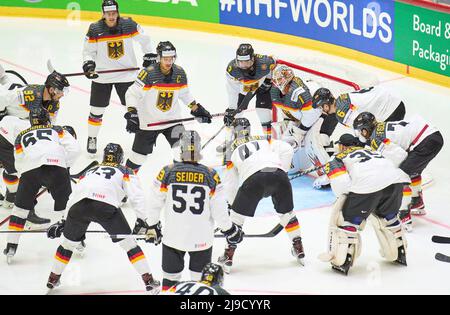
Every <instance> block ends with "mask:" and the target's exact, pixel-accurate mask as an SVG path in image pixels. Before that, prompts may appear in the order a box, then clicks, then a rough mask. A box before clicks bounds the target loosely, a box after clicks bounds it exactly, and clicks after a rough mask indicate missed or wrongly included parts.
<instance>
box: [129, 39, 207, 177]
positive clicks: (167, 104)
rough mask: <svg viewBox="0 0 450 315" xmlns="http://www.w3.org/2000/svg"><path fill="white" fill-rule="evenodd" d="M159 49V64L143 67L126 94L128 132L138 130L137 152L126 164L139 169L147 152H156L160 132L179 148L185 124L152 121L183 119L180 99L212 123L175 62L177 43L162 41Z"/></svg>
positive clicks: (200, 118) (192, 113)
mask: <svg viewBox="0 0 450 315" xmlns="http://www.w3.org/2000/svg"><path fill="white" fill-rule="evenodd" d="M156 51H157V54H158V63H156V64H155V65H153V66H151V67H148V68H146V69H143V70H142V71H141V72H140V73H139V75H138V77H137V79H136V81H135V83H134V84H133V85H132V86H131V87H130V88H129V89H128V92H127V95H126V98H127V106H128V112H127V113H126V114H125V118H126V119H127V131H129V132H132V133H135V136H134V142H133V148H132V150H133V152H132V154H131V156H130V158H129V159H128V160H127V163H126V164H127V166H128V167H129V168H131V169H133V170H134V171H138V170H139V168H140V167H141V165H142V164H144V162H145V160H146V159H147V155H148V154H151V153H152V152H153V147H154V146H155V144H156V139H157V137H158V136H159V135H160V134H163V135H164V136H165V138H166V140H167V142H169V144H170V146H171V147H172V148H173V149H174V151H177V150H178V140H179V138H180V135H181V133H183V131H184V126H183V125H182V124H176V123H172V124H163V125H157V126H153V125H152V123H157V122H161V121H168V120H173V119H179V118H183V117H182V115H183V114H182V111H181V107H180V104H179V103H178V100H179V99H180V100H181V101H182V102H183V103H184V104H185V105H187V107H188V108H190V110H191V115H193V116H194V117H196V118H198V120H199V121H200V122H202V123H210V122H211V114H210V113H209V112H208V111H207V110H206V109H205V108H204V107H203V106H202V105H201V104H200V103H197V102H196V101H195V99H194V97H193V96H192V95H191V92H190V91H189V87H188V80H187V76H186V72H185V71H184V69H183V68H182V67H180V66H178V65H176V64H175V60H176V57H177V51H176V49H175V46H174V45H173V44H172V43H171V42H168V41H165V42H160V43H159V44H158V47H157V48H156ZM178 155H179V152H178V151H177V152H176V153H174V156H175V157H177V156H178Z"/></svg>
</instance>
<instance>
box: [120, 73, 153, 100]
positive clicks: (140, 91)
mask: <svg viewBox="0 0 450 315" xmlns="http://www.w3.org/2000/svg"><path fill="white" fill-rule="evenodd" d="M148 77H149V72H148V70H147V69H142V70H141V71H140V72H139V74H138V76H137V78H136V80H135V81H134V83H133V85H131V86H130V87H129V88H128V90H127V92H126V94H125V100H126V103H127V107H134V108H138V106H139V105H140V104H142V102H143V99H144V94H145V91H144V87H145V85H146V83H147V81H148V79H147V78H148Z"/></svg>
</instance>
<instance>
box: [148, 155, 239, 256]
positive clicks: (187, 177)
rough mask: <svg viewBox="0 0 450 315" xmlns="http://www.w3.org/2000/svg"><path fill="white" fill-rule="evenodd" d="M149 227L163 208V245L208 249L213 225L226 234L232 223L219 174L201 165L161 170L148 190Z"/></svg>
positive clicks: (212, 235)
mask: <svg viewBox="0 0 450 315" xmlns="http://www.w3.org/2000/svg"><path fill="white" fill-rule="evenodd" d="M151 200H152V203H151V204H150V209H149V217H148V219H147V222H148V224H149V225H152V224H156V223H157V222H158V221H159V217H160V212H161V209H164V221H163V232H162V234H163V240H162V242H163V243H164V244H165V245H167V246H169V247H172V248H175V249H178V250H181V251H200V250H206V249H208V248H210V247H211V246H212V244H213V241H214V222H216V223H217V226H218V227H219V228H220V229H221V230H223V231H227V230H229V229H230V228H231V226H232V222H231V219H230V217H229V214H228V210H227V205H226V202H225V194H224V190H223V187H222V184H221V182H220V178H219V175H218V174H217V172H216V171H214V170H213V169H210V168H208V167H206V166H204V165H202V164H194V163H182V162H179V163H175V164H172V165H169V166H166V167H164V168H163V169H162V170H161V172H160V173H159V175H158V177H157V178H156V180H155V181H154V184H153V189H152V190H151Z"/></svg>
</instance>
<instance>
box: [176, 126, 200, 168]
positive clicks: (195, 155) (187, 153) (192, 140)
mask: <svg viewBox="0 0 450 315" xmlns="http://www.w3.org/2000/svg"><path fill="white" fill-rule="evenodd" d="M201 141H202V140H201V138H200V135H199V134H198V132H197V131H195V130H186V131H184V132H183V133H182V134H181V137H180V150H181V154H180V158H181V160H182V161H183V162H197V161H199V160H200V159H201V158H202V156H201V154H200V152H201V150H202V142H201Z"/></svg>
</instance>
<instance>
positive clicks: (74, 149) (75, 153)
mask: <svg viewBox="0 0 450 315" xmlns="http://www.w3.org/2000/svg"><path fill="white" fill-rule="evenodd" d="M53 130H55V131H56V132H58V134H60V135H62V136H60V138H59V143H60V144H61V145H62V146H63V148H64V151H65V152H66V164H67V167H71V166H73V165H74V163H75V161H76V160H77V158H78V157H79V156H80V153H81V148H80V145H79V143H78V141H77V140H76V139H75V138H74V137H73V136H72V135H71V134H70V133H69V132H67V131H65V130H63V129H62V128H61V127H59V126H53Z"/></svg>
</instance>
